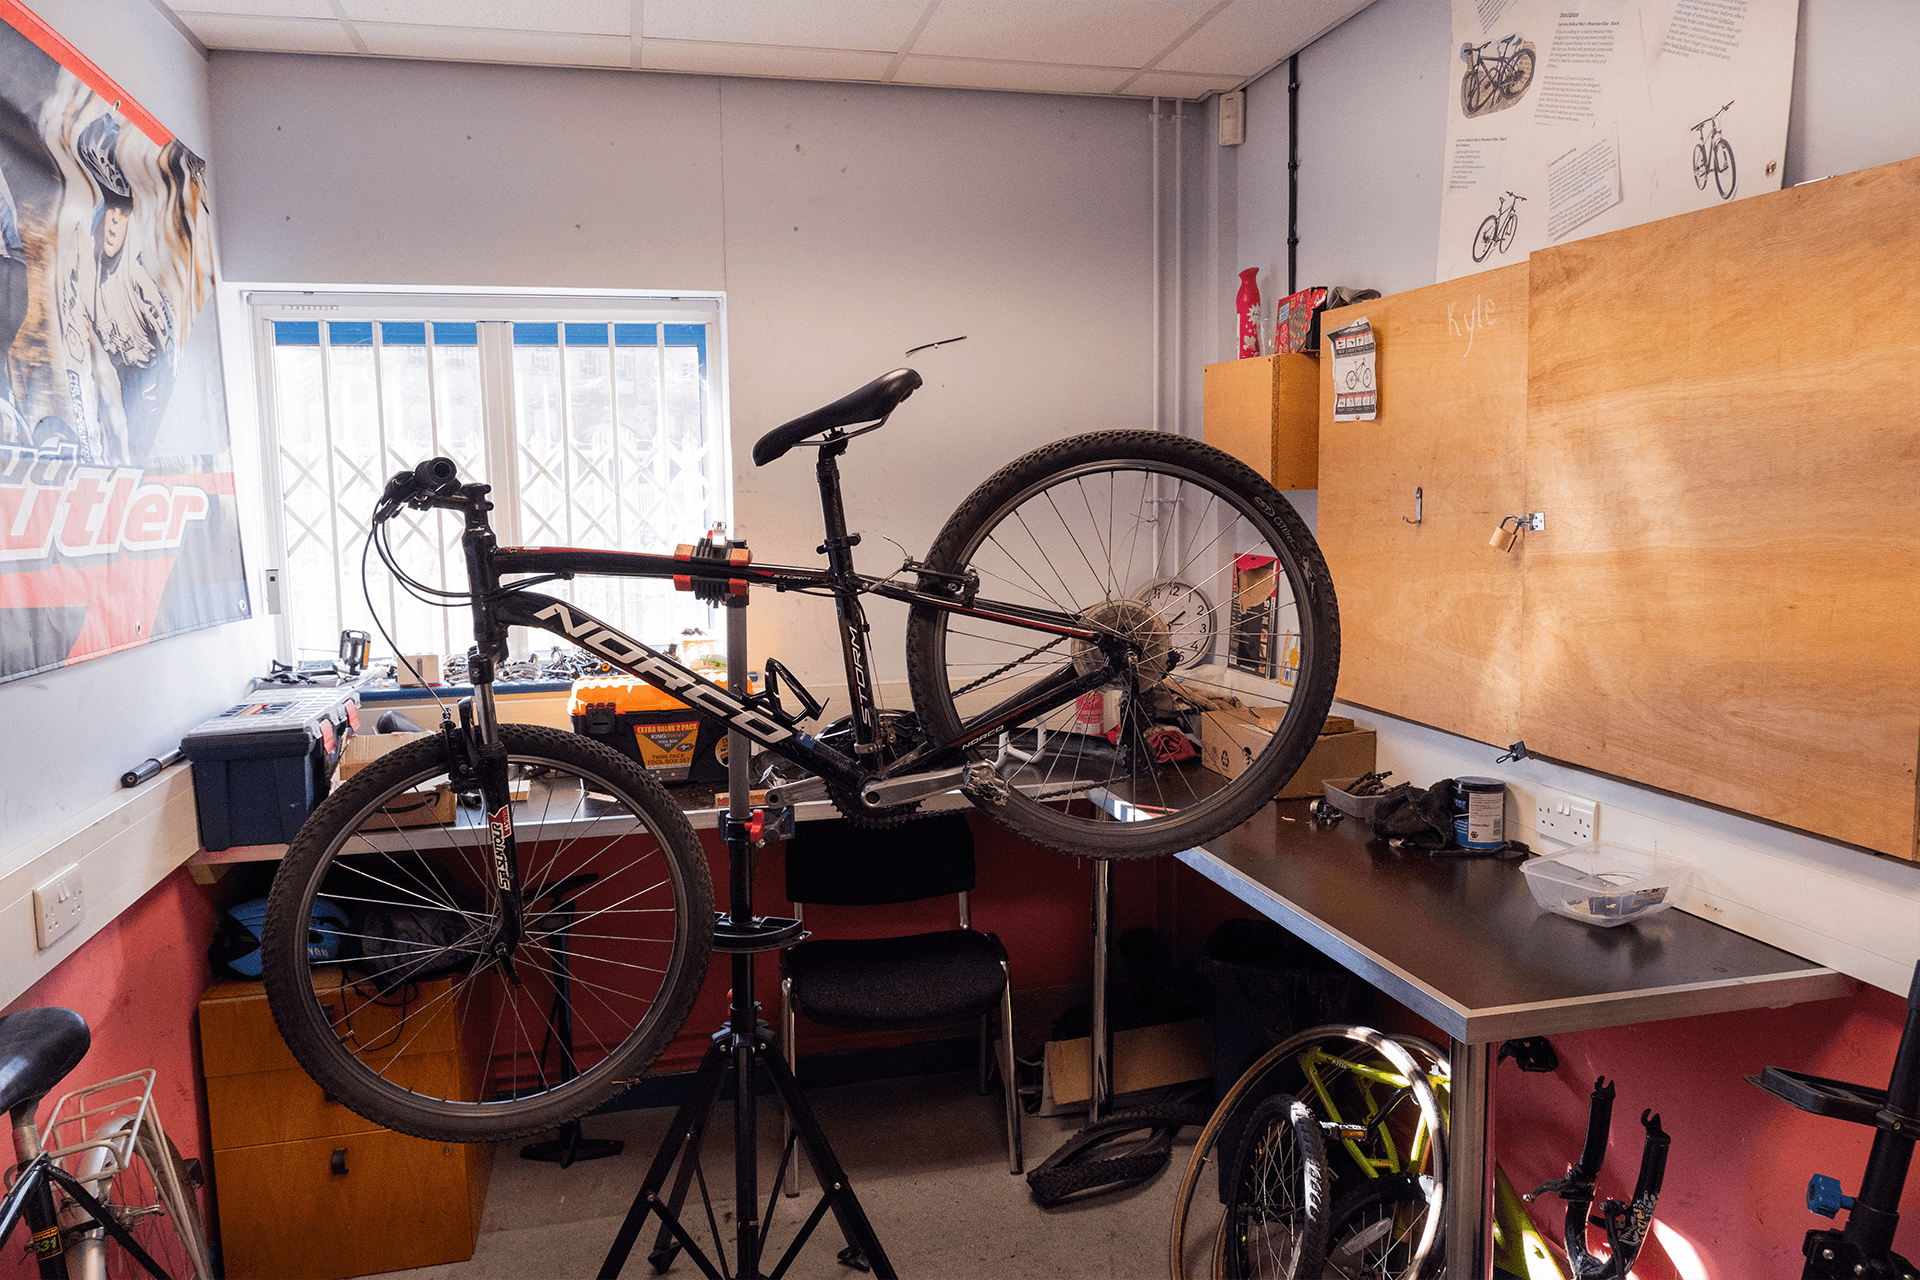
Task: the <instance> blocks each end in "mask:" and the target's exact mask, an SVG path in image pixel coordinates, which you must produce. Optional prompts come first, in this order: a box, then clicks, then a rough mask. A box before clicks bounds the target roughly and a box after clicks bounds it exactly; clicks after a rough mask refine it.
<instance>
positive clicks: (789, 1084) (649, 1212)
mask: <svg viewBox="0 0 1920 1280" xmlns="http://www.w3.org/2000/svg"><path fill="white" fill-rule="evenodd" d="M736 601H737V603H736ZM744 603H745V598H744V597H735V598H734V599H732V600H729V601H728V604H729V605H730V606H732V607H730V608H729V609H728V610H727V669H728V677H729V679H728V683H729V687H730V688H731V689H732V690H733V692H734V693H736V694H738V695H741V696H745V695H746V694H747V693H748V689H747V645H746V615H745V613H744V612H743V611H742V610H741V609H740V607H739V605H740V604H744ZM750 746H751V744H750V743H749V742H748V741H747V739H746V737H745V736H744V735H742V734H740V733H737V732H730V733H729V734H728V735H727V782H728V807H727V813H726V815H725V817H724V818H723V819H722V830H723V831H724V832H725V835H726V841H727V868H728V879H729V885H728V911H727V914H725V915H723V916H721V917H720V918H719V919H718V920H717V921H716V922H715V925H714V949H715V950H716V951H719V952H721V953H723V954H727V955H728V956H729V957H730V959H731V962H732V965H733V975H732V976H733V997H732V1004H731V1006H730V1008H729V1010H728V1016H727V1025H726V1026H725V1027H724V1028H722V1030H721V1031H720V1032H719V1034H717V1035H716V1036H715V1037H714V1040H713V1044H712V1046H711V1047H709V1048H708V1050H707V1052H706V1056H705V1057H704V1058H702V1059H701V1062H700V1070H699V1071H698V1072H697V1073H696V1075H695V1077H694V1086H693V1090H692V1091H691V1092H690V1093H689V1094H688V1095H687V1097H686V1100H685V1101H683V1102H682V1103H681V1104H680V1108H679V1110H678V1111H677V1112H675V1113H674V1117H673V1123H672V1125H671V1126H670V1127H669V1128H668V1130H667V1137H666V1140H665V1141H664V1142H663V1143H662V1144H661V1146H660V1150H659V1152H658V1153H657V1154H656V1155H655V1156H654V1159H653V1164H652V1166H651V1167H650V1168H649V1169H648V1170H647V1176H646V1180H645V1181H644V1182H642V1183H641V1185H640V1191H639V1193H638V1194H637V1195H635V1196H634V1198H633V1205H632V1206H631V1207H630V1208H629V1209H628V1210H627V1216H626V1220H625V1221H624V1222H622V1223H621V1224H620V1231H619V1234H618V1235H617V1236H616V1237H615V1238H614V1242H613V1247H612V1248H611V1249H610V1250H608V1252H607V1257H606V1261H605V1262H603V1263H602V1264H601V1266H600V1276H601V1280H614V1278H615V1277H618V1276H619V1274H620V1272H621V1269H622V1268H624V1267H625V1266H626V1263H627V1257H628V1255H629V1254H630V1253H631V1252H632V1251H633V1245H634V1242H635V1241H636V1240H638V1239H639V1237H640V1231H641V1228H642V1227H644V1226H645V1225H646V1220H647V1218H648V1217H650V1216H653V1215H658V1217H659V1219H660V1226H661V1230H660V1236H659V1238H658V1240H657V1242H656V1244H655V1247H654V1250H653V1252H652V1253H651V1254H649V1255H648V1257H649V1260H650V1261H651V1262H652V1263H653V1267H654V1270H655V1271H664V1270H666V1268H667V1267H668V1266H669V1265H671V1264H672V1262H673V1259H674V1257H675V1255H676V1254H677V1253H678V1252H679V1251H680V1250H683V1249H684V1250H685V1251H686V1254H687V1259H688V1261H690V1262H692V1263H693V1264H694V1265H695V1266H697V1267H699V1269H700V1272H701V1274H702V1275H705V1276H708V1277H710V1280H723V1278H726V1277H731V1280H770V1278H771V1277H777V1276H781V1275H784V1274H785V1272H786V1270H787V1268H788V1267H789V1266H790V1265H792V1263H793V1260H794V1259H795V1258H796V1257H797V1256H798V1255H799V1252H800V1249H801V1247H802V1246H803V1245H805V1243H806V1242H807V1240H808V1238H809V1237H810V1236H811V1235H812V1233H813V1230H814V1228H815V1227H817V1226H819V1224H820V1223H821V1221H822V1220H823V1219H824V1218H825V1217H826V1215H827V1213H829V1212H831V1213H832V1214H833V1216H834V1219H835V1221H836V1222H837V1223H838V1224H839V1227H840V1231H841V1234H842V1235H844V1236H845V1237H846V1241H847V1248H846V1249H845V1250H844V1251H842V1253H841V1255H840V1256H841V1259H842V1260H843V1261H846V1262H848V1263H850V1264H851V1265H856V1266H862V1267H870V1268H871V1269H872V1272H873V1274H874V1275H875V1276H876V1277H878V1278H879V1280H896V1278H895V1274H894V1270H893V1264H892V1263H891V1262H889V1261H888V1260H887V1254H886V1250H884V1249H883V1248H881V1246H880V1240H879V1237H878V1236H876V1235H875V1234H874V1231H873V1225H872V1223H870V1222H869V1221H868V1220H867V1215H866V1213H865V1211H864V1210H862V1209H861V1207H860V1202H859V1200H858V1199H857V1198H855V1196H854V1194H853V1187H852V1185H851V1184H850V1183H849V1182H848V1181H847V1175H846V1171H845V1170H844V1169H842V1168H841V1166H840V1161H839V1159H838V1158H837V1157H836V1156H835V1155H834V1153H833V1148H832V1146H831V1145H830V1144H829V1143H828V1142H827V1137H826V1134H825V1133H823V1132H822V1131H821V1129H820V1124H819V1121H818V1120H816V1119H815V1118H814V1114H813V1108H812V1107H811V1106H810V1105H808V1103H807V1100H806V1096H805V1095H804V1094H802V1093H801V1092H800V1087H799V1085H798V1084H797V1083H795V1081H794V1078H793V1075H792V1073H790V1072H789V1071H788V1070H787V1065H786V1063H785V1062H783V1061H782V1060H781V1058H780V1054H779V1053H778V1052H777V1050H776V1049H775V1046H774V1042H773V1037H772V1035H771V1033H770V1032H769V1031H768V1029H767V1027H766V1025H765V1024H764V1023H762V1022H761V1021H760V1019H759V1014H758V1005H757V1004H756V1003H755V1002H754V998H753V957H754V953H756V952H760V951H777V950H779V949H781V948H782V947H785V946H789V945H791V944H792V943H795V942H797V941H799V940H800V937H801V936H802V935H801V928H800V922H799V921H798V920H790V919H784V918H780V917H760V916H755V915H754V914H753V838H752V835H751V827H750V825H749V823H748V817H749V806H748V774H747V754H748V751H749V749H750ZM756 1064H758V1066H759V1068H760V1069H761V1070H764V1071H765V1072H766V1073H767V1076H768V1077H769V1078H770V1079H771V1080H772V1082H773V1087H774V1091H775V1093H776V1094H778V1095H779V1098H780V1102H781V1105H782V1106H783V1107H785V1109H786V1112H787V1116H788V1118H789V1119H790V1120H791V1121H792V1123H793V1137H792V1138H791V1139H790V1140H789V1146H788V1150H787V1155H788V1156H789V1157H790V1156H791V1155H792V1152H793V1149H794V1148H795V1147H798V1149H799V1150H800V1151H801V1152H802V1153H804V1154H805V1156H806V1158H807V1162H808V1163H809V1164H810V1165H812V1166H813V1171H814V1176H815V1177H816V1178H817V1179H818V1181H819V1185H820V1188H821V1196H820V1200H819V1202H818V1203H817V1204H816V1205H815V1207H814V1209H813V1211H812V1212H811V1213H810V1214H809V1215H808V1216H807V1219H806V1222H805V1223H804V1224H802V1226H801V1227H800V1228H799V1229H798V1230H797V1231H796V1232H795V1234H794V1238H793V1241H792V1242H791V1243H790V1244H789V1245H788V1246H787V1250H786V1252H785V1253H784V1254H783V1255H782V1256H781V1258H780V1261H779V1262H778V1263H777V1264H776V1265H775V1266H774V1268H773V1269H772V1271H770V1272H767V1271H763V1270H762V1269H761V1252H762V1250H763V1248H764V1246H765V1244H766V1228H765V1225H764V1224H763V1222H762V1220H761V1213H762V1211H763V1207H762V1206H761V1204H760V1202H759V1199H760V1191H759V1156H760V1152H759V1129H758V1116H757V1114H756V1097H755V1093H754V1076H755V1066H756ZM729 1074H731V1076H732V1078H733V1085H734V1099H733V1146H734V1160H733V1178H734V1222H735V1226H736V1230H735V1237H734V1259H733V1266H732V1268H731V1269H730V1270H729V1269H727V1268H726V1267H725V1266H724V1264H725V1262H726V1259H725V1257H724V1256H722V1257H718V1258H713V1259H709V1258H708V1257H707V1256H706V1254H705V1253H704V1252H703V1251H702V1250H701V1249H700V1247H699V1245H698V1244H697V1243H696V1242H695V1240H694V1238H693V1233H692V1232H691V1231H689V1230H688V1229H687V1227H686V1225H685V1224H683V1223H682V1222H681V1219H680V1213H681V1210H682V1209H683V1208H684V1207H685V1205H686V1194H687V1191H688V1189H689V1187H690V1186H691V1184H692V1182H693V1180H694V1179H695V1178H696V1177H700V1174H699V1159H700V1140H701V1138H702V1136H703V1135H704V1133H705V1131H706V1127H707V1123H708V1121H709V1119H710V1118H711V1115H712V1111H713V1108H714V1106H715V1105H716V1104H717V1103H718V1102H719V1100H720V1089H721V1086H722V1084H723V1083H724V1082H725V1081H726V1079H727V1077H728V1075H729ZM676 1161H677V1162H678V1163H679V1165H680V1173H679V1177H678V1178H677V1179H676V1180H675V1183H674V1189H673V1192H672V1195H671V1196H670V1197H669V1199H668V1200H667V1201H665V1202H662V1200H661V1199H660V1191H661V1189H662V1188H663V1187H665V1186H666V1183H667V1175H668V1174H669V1173H670V1172H672V1170H673V1167H674V1165H675V1163H676ZM779 1183H780V1177H779V1175H778V1174H776V1175H775V1178H774V1181H773V1184H772V1187H773V1192H772V1195H771V1196H770V1197H769V1203H768V1205H767V1206H765V1212H767V1213H768V1214H769V1215H771V1213H772V1209H773V1205H774V1204H777V1203H778V1200H779V1194H780V1191H779ZM700 1189H701V1199H702V1204H703V1206H704V1207H705V1208H706V1209H707V1213H708V1222H709V1224H710V1225H711V1224H713V1223H714V1216H713V1213H712V1205H711V1202H710V1200H709V1197H708V1192H707V1187H706V1181H705V1179H704V1178H703V1177H700ZM713 1236H714V1240H713V1243H714V1248H715V1250H716V1252H720V1253H724V1249H725V1245H724V1243H723V1242H722V1241H721V1240H720V1238H719V1232H718V1229H717V1226H715V1227H714V1229H713Z"/></svg>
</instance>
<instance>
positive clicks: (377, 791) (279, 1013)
mask: <svg viewBox="0 0 1920 1280" xmlns="http://www.w3.org/2000/svg"><path fill="white" fill-rule="evenodd" d="M500 732H501V736H502V737H503V738H504V740H505V744H506V748H507V754H508V773H509V779H510V787H511V790H512V798H513V812H512V822H513V832H514V842H515V847H516V854H517V857H518V860H519V866H520V878H521V884H522V886H523V887H522V893H521V911H522V917H523V921H524V925H523V930H522V937H521V938H520V941H519V943H518V944H517V945H516V946H515V947H513V948H512V950H511V951H510V952H508V953H507V954H505V955H501V954H497V953H496V952H497V948H496V947H495V946H494V945H493V940H494V937H495V923H496V919H497V917H498V913H499V905H500V904H499V892H498V890H497V888H496V887H495V884H496V881H495V877H494V874H493V866H492V860H493V852H492V849H491V847H490V843H489V840H488V829H487V824H486V822H485V820H484V818H482V816H481V815H480V813H479V811H478V809H468V808H466V807H464V806H462V805H459V804H457V803H456V800H455V797H454V796H453V794H452V792H451V789H450V788H449V785H448V774H447V761H446V755H445V751H446V748H445V745H444V741H443V739H442V737H441V736H440V735H435V736H433V737H430V738H425V739H421V740H419V741H417V742H414V743H411V744H409V745H407V746H405V747H401V748H399V749H398V750H396V751H394V752H392V753H391V754H389V755H386V756H383V757H381V758H380V759H378V760H376V761H375V762H374V763H372V764H371V765H369V766H368V767H367V768H366V769H365V770H363V771H362V772H360V773H359V774H356V775H355V776H354V777H353V778H352V779H350V780H348V781H347V782H346V783H345V784H344V785H342V786H341V787H339V788H338V789H337V790H336V791H335V792H334V793H333V794H332V795H331V796H329V797H328V798H327V800H326V801H325V802H324V803H323V804H321V805H320V807H319V808H317V809H316V810H315V811H314V813H313V816H312V817H311V818H309V819H308V821H307V824H306V825H305V826H304V827H302V828H301V830H300V834H299V835H298V836H297V837H296V838H295V840H294V842H293V844H292V845H291V847H290V848H289V849H288V851H287V857H286V860H285V861H284V862H283V863H282V864H281V867H280V871H279V873H278V875H276V876H275V878H274V883H273V892H272V894H271V895H270V897H269V899H268V906H267V918H266V925H265V930H264V935H263V938H262V942H261V957H262V961H263V964H264V966H265V979H266V986H267V996H268V999H269V1002H270V1004H271V1005H272V1008H273V1015H274V1021H275V1022H276V1023H278V1024H279V1027H280V1031H281V1034H282V1035H283V1036H285V1038H286V1041H287V1044H288V1047H289V1048H291V1049H292V1050H293V1054H294V1057H295V1058H297V1059H298V1060H299V1062H300V1065H301V1066H302V1067H304V1068H305V1069H306V1071H307V1073H308V1074H309V1075H311V1076H312V1077H313V1078H314V1079H315V1080H316V1081H318V1082H319V1083H320V1085H321V1086H322V1087H323V1088H325V1089H326V1090H327V1092H328V1093H329V1094H331V1095H332V1096H333V1097H335V1098H337V1099H338V1100H339V1101H341V1102H343V1103H345V1104H346V1105H347V1106H349V1107H351V1108H353V1110H355V1111H357V1112H358V1113H360V1114H361V1115H363V1116H365V1117H367V1118H368V1119H370V1120H373V1121H376V1122H378V1123H379V1124H382V1125H385V1126H386V1127H387V1128H390V1129H397V1130H399V1131H401V1132H403V1133H410V1134H414V1135H417V1136H419V1137H424V1138H432V1139H435V1140H438V1141H442V1142H495V1141H500V1140H503V1139H507V1138H516V1137H523V1136H526V1135H528V1134H533V1133H538V1132H540V1131H542V1130H546V1129H553V1128H556V1127H558V1126H560V1125H562V1124H564V1123H566V1122H567V1121H568V1120H572V1119H576V1118H578V1117H579V1116H582V1115H584V1114H586V1112H588V1111H589V1110H591V1109H592V1108H593V1107H595V1106H597V1105H599V1104H600V1103H601V1102H604V1101H606V1099H607V1098H609V1097H611V1096H612V1095H613V1094H614V1093H616V1092H618V1091H619V1090H620V1089H621V1088H623V1087H624V1086H626V1085H628V1084H630V1083H632V1082H633V1081H634V1080H635V1079H636V1078H638V1077H639V1076H641V1075H643V1074H644V1073H645V1072H646V1070H647V1068H648V1067H649V1066H651V1065H652V1064H653V1061H654V1059H656V1058H657V1057H659V1055H660V1052H661V1050H663V1049H664V1048H665V1047H666V1045H667V1044H668V1042H669V1041H670V1040H671V1039H672V1038H673V1036H674V1034H675V1033H676V1032H677V1031H678V1030H679V1029H680V1025H681V1023H682V1022H684V1021H685V1019H686V1016H687V1013H688V1012H689V1011H690V1010H691V1008H692V1006H693V1002H694V999H695V997H696V996H697V995H698V994H699V990H700V983H701V980H702V978H703V977H704V976H705V973H706V968H707V960H708V957H709V955H710V953H711V951H712V946H713V885H712V880H711V878H710V875H709V873H708V870H707V863H706V858H705V855H704V854H703V853H702V852H701V849H700V846H699V844H698V842H697V841H696V840H695V838H694V835H693V830H692V828H691V827H690V826H688V824H687V820H686V818H685V817H684V816H683V815H682V814H681V813H680V810H679V808H678V807H677V806H676V805H674V803H673V802H672V800H671V799H669V798H668V796H667V794H666V792H665V791H664V790H662V788H661V787H660V785H659V784H658V783H657V782H655V781H654V780H653V779H651V778H649V777H647V776H646V774H645V773H643V772H642V771H641V770H640V768H639V767H638V766H637V765H635V764H633V763H632V762H631V761H629V760H627V759H626V758H625V757H623V756H620V755H618V754H617V753H615V752H614V751H612V750H610V749H609V748H607V747H604V746H602V745H600V744H599V743H595V742H591V741H589V740H587V739H585V738H582V737H580V736H578V735H576V734H572V733H564V732H562V731H560V730H558V729H550V728H544V727H539V726H532V725H502V726H501V727H500Z"/></svg>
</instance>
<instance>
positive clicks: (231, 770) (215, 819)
mask: <svg viewBox="0 0 1920 1280" xmlns="http://www.w3.org/2000/svg"><path fill="white" fill-rule="evenodd" d="M359 727H360V695H359V694H358V693H357V692H356V693H347V692H342V691H340V690H337V689H321V690H317V691H311V692H304V691H301V690H298V689H288V690H285V691H284V692H283V691H281V690H278V689H276V690H274V691H272V692H271V693H268V692H265V691H262V692H261V693H260V694H258V695H256V700H255V701H253V702H242V703H239V704H238V705H236V706H232V707H229V708H227V709H226V710H225V711H222V712H221V713H220V714H219V715H217V716H215V717H213V719H211V720H208V721H207V722H205V723H204V724H200V725H197V726H195V727H194V729H193V730H192V731H191V732H189V733H188V734H187V735H186V736H185V737H184V738H182V739H181V740H180V750H181V751H182V752H183V753H184V754H185V755H186V757H187V759H189V760H191V761H193V795H194V807H195V810H196V811H197V814H198V816H199V819H200V847H201V848H203V849H206V850H208V851H209V852H214V853H217V852H219V851H220V850H222V849H231V848H233V847H234V846H235V845H256V844H286V843H288V842H290V841H291V840H292V839H293V837H294V836H295V835H296V834H297V833H298V832H299V830H300V824H301V823H303V822H305V821H306V820H307V814H308V813H310V812H312V810H313V807H314V806H315V805H317V804H319V803H320V802H321V801H322V800H324V799H326V797H327V787H328V778H329V775H330V774H331V773H332V771H333V766H334V763H335V762H336V761H338V760H339V759H340V752H341V750H342V749H343V748H344V747H345V746H346V744H347V740H348V739H349V738H351V737H352V736H353V735H354V733H355V731H356V730H358V729H359Z"/></svg>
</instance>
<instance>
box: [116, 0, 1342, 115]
mask: <svg viewBox="0 0 1920 1280" xmlns="http://www.w3.org/2000/svg"><path fill="white" fill-rule="evenodd" d="M1371 2H1372V0H153V3H154V4H155V5H156V6H157V7H159V8H160V9H161V10H162V11H163V12H165V13H168V14H169V15H171V16H172V17H173V18H174V19H175V22H176V25H179V26H182V27H184V28H185V29H186V30H187V31H189V32H191V33H192V35H193V36H194V38H195V39H197V40H198V41H199V42H200V43H201V44H203V45H205V46H206V47H207V48H208V49H251V50H264V51H268V52H274V53H324V54H344V55H348V56H353V55H359V56H365V57H377V58H428V59H435V60H443V61H454V62H495V63H515V64H520V65H528V66H549V67H620V68H629V69H632V70H636V71H677V72H687V73H693V74H699V75H726V76H769V77H775V78H781V79H794V80H839V81H858V82H862V83H869V84H908V85H934V86H941V87H945V88H960V89H1006V90H1017V91H1021V92H1027V93H1077V94H1102V95H1117V96H1124V97H1166V98H1202V97H1205V96H1207V95H1208V94H1211V93H1219V92H1222V91H1225V90H1228V89H1235V88H1238V87H1240V86H1241V85H1244V84H1246V83H1247V82H1248V81H1249V80H1251V79H1253V78H1254V77H1256V76H1259V75H1260V74H1262V73H1263V72H1265V71H1268V70H1270V69H1271V68H1272V67H1274V66H1275V65H1276V64H1278V63H1279V62H1281V61H1283V60H1284V59H1285V58H1287V57H1288V56H1289V55H1290V54H1293V53H1295V52H1297V51H1299V50H1300V49H1302V48H1304V47H1305V46H1306V45H1308V44H1310V43H1312V41H1313V40H1314V39H1315V38H1317V37H1318V36H1320V35H1321V34H1322V33H1324V32H1326V31H1329V30H1331V29H1332V28H1333V27H1335V26H1338V25H1339V24H1340V23H1341V22H1343V21H1345V20H1346V19H1347V18H1348V17H1350V16H1351V15H1352V14H1354V13H1356V12H1358V11H1359V10H1361V9H1363V8H1365V7H1366V6H1367V5H1368V4H1369V3H1371Z"/></svg>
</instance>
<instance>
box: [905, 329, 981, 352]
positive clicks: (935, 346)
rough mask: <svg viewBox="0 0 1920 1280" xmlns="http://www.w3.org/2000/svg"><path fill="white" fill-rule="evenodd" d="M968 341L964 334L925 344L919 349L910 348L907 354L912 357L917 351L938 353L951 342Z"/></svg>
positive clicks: (918, 347)
mask: <svg viewBox="0 0 1920 1280" xmlns="http://www.w3.org/2000/svg"><path fill="white" fill-rule="evenodd" d="M966 340H967V335H966V334H964V333H963V334H961V335H960V336H959V337H957V338H942V339H940V341H938V342H923V343H921V344H920V345H919V346H917V347H908V348H907V354H908V355H912V354H913V353H914V352H916V351H938V350H939V349H940V348H941V347H944V346H946V345H947V344H948V343H950V342H965V341H966Z"/></svg>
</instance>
